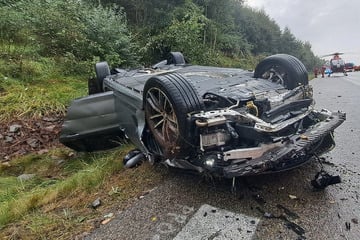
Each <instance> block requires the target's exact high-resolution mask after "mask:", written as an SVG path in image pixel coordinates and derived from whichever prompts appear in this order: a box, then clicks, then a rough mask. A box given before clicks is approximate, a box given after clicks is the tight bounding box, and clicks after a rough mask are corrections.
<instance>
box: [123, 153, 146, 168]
mask: <svg viewBox="0 0 360 240" xmlns="http://www.w3.org/2000/svg"><path fill="white" fill-rule="evenodd" d="M144 160H145V156H144V154H143V153H142V152H141V151H140V150H139V149H133V150H131V151H130V152H128V153H127V154H126V155H125V157H124V159H123V165H124V167H126V168H133V167H135V166H138V165H140V164H141V162H142V161H144Z"/></svg>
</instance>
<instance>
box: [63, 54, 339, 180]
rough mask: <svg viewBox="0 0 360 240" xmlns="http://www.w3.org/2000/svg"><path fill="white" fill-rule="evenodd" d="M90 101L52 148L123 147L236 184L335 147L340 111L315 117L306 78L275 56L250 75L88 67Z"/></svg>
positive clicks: (173, 63)
mask: <svg viewBox="0 0 360 240" xmlns="http://www.w3.org/2000/svg"><path fill="white" fill-rule="evenodd" d="M95 70H96V78H93V79H91V80H89V93H90V95H89V96H86V97H83V98H80V99H76V100H74V101H73V102H72V103H71V106H70V107H69V108H68V112H67V116H66V119H65V122H64V124H63V128H62V132H61V136H60V141H61V142H62V143H63V144H65V145H66V146H68V147H70V148H72V149H74V150H76V151H96V150H104V149H109V148H113V147H116V146H119V144H122V143H124V142H125V141H124V139H125V140H130V141H131V142H132V143H133V144H134V145H135V146H136V148H137V149H139V151H140V152H141V153H142V154H143V155H144V156H145V157H146V159H148V160H149V161H150V162H152V163H155V162H162V163H165V164H167V165H169V166H172V167H178V168H183V169H192V170H196V171H199V172H207V173H211V174H213V175H216V176H223V177H228V178H231V177H236V176H246V175H254V174H260V173H268V172H276V171H283V170H287V169H290V168H294V167H297V166H299V165H301V164H303V163H304V162H306V161H308V160H309V159H311V158H312V157H313V156H315V155H320V154H322V153H324V152H325V151H328V150H330V149H331V148H332V147H333V146H334V138H333V131H334V129H335V128H336V127H338V126H339V125H340V124H341V123H342V122H343V121H344V120H345V113H342V112H330V111H328V110H325V109H322V110H315V109H314V100H313V98H312V88H311V86H310V85H309V84H308V73H307V71H306V69H305V67H304V65H303V64H302V63H301V62H300V61H299V60H298V59H297V58H295V57H293V56H290V55H286V54H277V55H273V56H270V57H267V58H265V59H264V60H262V61H261V62H260V63H259V64H258V65H257V67H256V69H255V71H254V72H250V71H246V70H242V69H234V68H219V67H208V66H196V65H190V64H187V63H186V61H185V60H184V57H183V55H182V54H181V53H179V52H172V53H171V54H170V56H169V58H168V59H167V60H164V61H162V62H159V63H157V64H155V65H154V66H152V67H151V68H143V69H136V70H124V69H113V70H111V71H110V69H109V66H108V64H107V63H106V62H100V63H97V64H96V66H95Z"/></svg>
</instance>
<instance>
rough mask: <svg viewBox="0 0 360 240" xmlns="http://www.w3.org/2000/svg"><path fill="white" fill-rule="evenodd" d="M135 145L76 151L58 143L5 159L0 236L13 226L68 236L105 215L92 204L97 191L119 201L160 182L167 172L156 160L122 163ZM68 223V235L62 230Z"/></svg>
mask: <svg viewBox="0 0 360 240" xmlns="http://www.w3.org/2000/svg"><path fill="white" fill-rule="evenodd" d="M132 147H133V146H131V145H125V146H123V147H120V148H118V149H117V150H115V151H109V152H104V153H97V154H77V155H73V154H69V153H70V152H71V151H70V150H68V149H66V148H62V149H59V148H58V149H54V150H52V151H50V152H49V153H47V154H46V155H40V156H39V155H36V154H30V155H27V156H24V157H21V158H18V159H16V160H14V161H12V162H11V165H10V166H6V165H1V168H0V229H3V230H4V231H0V232H2V233H0V238H9V236H10V235H11V233H12V232H14V231H15V232H17V234H18V235H17V237H20V238H21V239H35V238H37V237H38V236H42V238H44V239H45V238H46V239H48V238H50V239H53V238H61V239H69V238H71V237H73V235H74V234H75V233H77V232H79V231H80V232H81V231H85V230H88V229H90V228H91V227H92V226H90V225H91V224H89V222H87V221H84V220H85V219H93V218H96V217H101V214H103V212H102V211H96V212H94V210H92V209H91V208H89V205H90V204H91V202H92V201H93V200H95V199H96V198H97V197H101V200H102V202H108V203H109V202H113V203H115V202H116V204H117V205H121V203H126V201H127V200H128V199H129V198H133V197H135V196H138V195H139V194H140V193H141V192H142V191H145V190H147V189H149V188H151V186H154V185H155V184H157V183H158V182H159V181H160V180H161V179H162V178H163V175H161V173H159V172H158V171H156V170H154V169H153V166H149V165H147V164H145V165H142V166H141V167H139V168H137V169H131V170H125V169H123V167H122V158H123V156H124V154H125V153H127V152H128V151H129V150H130V149H131V148H132ZM70 156H71V157H70ZM23 173H29V174H35V177H34V178H32V179H30V180H27V181H20V180H19V179H18V178H17V176H19V175H21V174H23ZM109 205H111V204H109ZM103 210H104V211H106V209H103ZM99 215H100V216H99ZM24 226H25V228H26V229H25V230H24ZM14 229H15V230H14ZM64 229H66V232H67V235H66V237H65V236H63V235H61V232H64ZM59 234H60V235H59ZM29 236H32V237H29Z"/></svg>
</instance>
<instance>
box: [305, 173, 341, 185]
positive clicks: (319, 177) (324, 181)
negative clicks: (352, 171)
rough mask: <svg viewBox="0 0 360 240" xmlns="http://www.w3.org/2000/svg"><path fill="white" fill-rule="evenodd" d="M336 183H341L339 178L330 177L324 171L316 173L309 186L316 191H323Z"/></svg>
mask: <svg viewBox="0 0 360 240" xmlns="http://www.w3.org/2000/svg"><path fill="white" fill-rule="evenodd" d="M337 183H341V178H340V176H339V175H337V176H332V175H330V174H329V173H327V172H325V171H324V170H321V171H320V172H318V173H317V174H316V175H315V178H314V179H313V180H311V185H312V186H313V187H314V188H316V189H325V188H326V187H327V186H329V185H333V184H337Z"/></svg>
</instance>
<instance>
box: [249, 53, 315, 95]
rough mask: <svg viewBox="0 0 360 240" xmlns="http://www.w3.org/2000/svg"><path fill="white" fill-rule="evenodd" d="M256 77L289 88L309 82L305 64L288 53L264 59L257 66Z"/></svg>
mask: <svg viewBox="0 0 360 240" xmlns="http://www.w3.org/2000/svg"><path fill="white" fill-rule="evenodd" d="M254 77H255V78H263V79H267V80H270V81H272V82H276V83H279V84H282V85H283V86H284V87H285V88H287V89H294V88H296V87H297V86H299V85H307V84H308V83H309V78H308V72H307V70H306V68H305V66H304V64H303V63H302V62H301V61H300V60H299V59H297V58H296V57H294V56H291V55H287V54H276V55H273V56H270V57H267V58H265V59H264V60H262V61H261V62H260V63H259V64H258V65H257V66H256V68H255V72H254Z"/></svg>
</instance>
